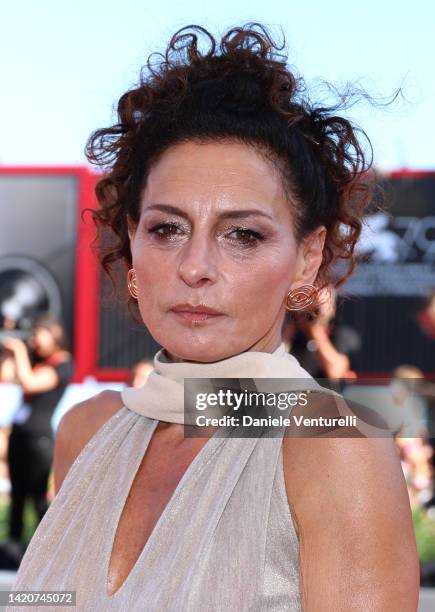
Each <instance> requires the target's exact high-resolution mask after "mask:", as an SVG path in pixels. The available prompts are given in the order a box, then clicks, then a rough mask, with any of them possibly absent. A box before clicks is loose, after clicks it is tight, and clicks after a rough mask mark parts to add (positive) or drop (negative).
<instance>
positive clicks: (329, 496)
mask: <svg viewBox="0 0 435 612" xmlns="http://www.w3.org/2000/svg"><path fill="white" fill-rule="evenodd" d="M283 467H284V475H285V486H286V492H287V498H288V502H289V507H290V510H291V513H292V516H293V519H294V523H295V527H296V530H297V533H298V536H299V541H300V550H301V576H302V584H303V593H304V598H305V602H304V603H305V606H306V609H307V610H312V609H313V610H318V609H327V610H330V609H331V610H332V609H334V610H342V609H343V610H344V609H346V610H354V609H355V610H357V609H358V610H359V609H367V610H372V609H373V610H379V609H382V610H386V611H390V610H391V611H393V610H397V609H401V610H404V611H408V610H409V611H411V610H412V611H414V612H415V609H416V607H415V606H416V601H417V600H418V586H419V567H418V556H417V551H416V543H415V536H414V531H413V526H412V519H411V510H410V504H409V497H408V493H407V489H406V485H405V480H404V476H403V472H402V468H401V464H400V460H399V457H398V453H397V450H396V447H395V444H394V441H393V440H392V439H391V438H388V437H383V438H380V437H378V438H367V437H348V436H344V437H338V435H335V436H334V437H315V438H314V437H311V438H309V437H303V438H301V437H299V438H297V437H285V438H284V439H283ZM330 584H335V585H337V589H335V590H333V591H331V589H330V588H328V585H330ZM349 585H351V588H349ZM325 593H328V597H330V600H328V601H325V599H324V597H325ZM369 602H370V605H368V604H369ZM322 606H323V607H322Z"/></svg>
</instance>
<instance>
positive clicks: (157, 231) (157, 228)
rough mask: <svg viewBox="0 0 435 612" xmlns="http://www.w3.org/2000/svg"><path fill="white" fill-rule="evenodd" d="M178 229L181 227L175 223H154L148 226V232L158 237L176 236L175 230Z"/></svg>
mask: <svg viewBox="0 0 435 612" xmlns="http://www.w3.org/2000/svg"><path fill="white" fill-rule="evenodd" d="M179 229H181V228H180V227H179V226H178V225H176V224H175V223H159V224H158V225H155V226H154V227H152V228H150V229H149V230H148V232H149V233H150V234H156V236H159V237H160V238H170V237H171V236H172V237H173V236H176V230H179ZM160 230H163V231H160ZM167 230H171V231H167Z"/></svg>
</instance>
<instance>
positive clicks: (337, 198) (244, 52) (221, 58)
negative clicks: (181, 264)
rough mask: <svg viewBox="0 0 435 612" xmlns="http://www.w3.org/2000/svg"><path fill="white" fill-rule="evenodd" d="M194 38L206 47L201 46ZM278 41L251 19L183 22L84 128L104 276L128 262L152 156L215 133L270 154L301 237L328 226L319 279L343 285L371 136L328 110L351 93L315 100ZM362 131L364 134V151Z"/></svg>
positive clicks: (364, 198) (366, 190)
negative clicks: (95, 168)
mask: <svg viewBox="0 0 435 612" xmlns="http://www.w3.org/2000/svg"><path fill="white" fill-rule="evenodd" d="M199 35H201V36H199ZM202 37H204V39H205V40H206V41H207V42H208V46H207V45H202V46H205V47H207V48H206V49H205V50H200V44H199V43H202V42H204V41H203V40H202ZM284 46H285V40H284V42H283V44H282V45H281V46H279V45H277V44H276V43H275V42H274V40H273V38H272V36H271V34H270V32H269V30H268V28H266V27H265V26H264V25H261V24H259V23H257V22H254V23H248V24H245V25H243V26H241V27H234V28H232V29H230V30H228V31H227V32H226V33H225V34H224V35H223V36H222V37H221V39H220V40H216V39H215V38H214V37H213V36H212V34H210V32H208V31H207V30H206V29H205V28H203V27H201V26H198V25H189V26H185V27H183V28H181V29H180V30H178V31H177V32H176V33H175V34H174V35H173V36H172V38H171V40H170V42H169V44H168V46H167V48H166V51H165V52H164V54H161V53H153V54H151V55H150V56H149V57H148V60H147V63H146V65H145V66H144V67H143V68H142V70H141V73H140V78H139V83H138V84H137V86H135V87H134V88H132V89H130V90H129V91H127V92H126V93H124V94H123V95H122V96H121V98H120V100H119V102H118V108H117V112H118V123H116V124H115V125H113V126H111V127H107V128H102V129H98V130H96V131H95V132H93V133H92V134H91V136H90V138H89V140H88V142H87V144H86V150H85V152H86V156H87V159H88V160H89V162H91V163H94V164H97V165H99V166H100V167H101V168H102V170H103V175H102V177H101V178H100V180H98V182H97V184H96V196H97V200H98V202H99V205H100V207H99V209H98V210H94V211H92V214H93V217H94V221H95V223H96V225H97V226H98V230H100V229H102V228H103V227H104V228H109V229H110V230H112V232H113V234H114V238H115V240H114V241H112V243H111V244H110V246H109V247H107V246H106V247H102V246H101V244H100V245H99V248H100V249H101V252H102V257H101V263H102V266H103V268H104V270H105V271H106V272H107V273H108V274H109V276H110V278H111V279H112V282H113V278H112V275H111V268H112V266H113V264H115V263H116V262H118V260H121V262H123V263H124V264H125V265H126V267H127V268H129V267H131V263H132V259H131V252H130V242H129V237H128V232H127V215H129V216H130V218H131V219H132V221H133V222H134V223H137V222H138V221H139V215H140V196H141V193H142V190H143V189H144V187H145V184H146V181H147V177H148V174H149V171H150V168H151V167H152V165H153V163H155V162H156V161H157V159H158V158H159V156H160V155H161V154H162V153H163V152H164V151H165V150H166V149H167V148H168V147H170V146H172V145H174V144H177V143H180V142H185V141H191V140H197V141H201V142H203V141H207V140H213V141H215V140H217V139H223V140H234V141H237V142H239V143H245V144H247V145H249V146H253V147H255V148H256V149H258V151H260V152H261V153H263V154H264V155H266V156H267V158H268V159H270V160H272V161H273V162H274V163H275V164H276V166H277V167H278V168H279V170H280V172H281V176H282V178H283V185H284V188H285V193H286V195H287V196H288V199H289V202H292V203H295V209H296V210H295V213H296V215H295V219H296V220H295V236H296V239H297V240H298V242H299V241H300V240H301V239H303V238H304V237H305V236H306V235H307V234H309V233H310V232H311V231H313V230H314V229H315V228H316V227H318V226H320V225H324V226H325V227H326V230H327V234H326V240H325V245H324V251H323V261H322V263H321V266H320V268H319V271H318V275H317V278H316V281H315V282H316V286H317V287H318V288H319V289H320V288H322V287H324V286H326V285H328V284H332V285H333V286H335V287H339V286H340V285H341V284H343V283H344V282H345V280H346V279H347V278H348V277H349V276H350V275H351V274H352V272H353V270H354V267H355V265H356V259H355V256H354V247H355V244H356V242H357V240H358V238H359V235H360V232H361V226H362V217H363V214H364V212H365V211H366V208H367V207H368V205H369V203H370V201H371V199H372V194H373V186H374V181H373V176H374V173H373V172H368V171H369V170H370V168H371V165H372V155H371V151H372V148H371V144H370V140H369V139H368V137H367V136H366V134H365V132H364V131H363V130H361V129H360V128H357V127H356V126H355V125H353V124H352V123H351V122H350V121H349V120H348V119H346V118H344V117H342V116H337V115H336V114H335V113H336V111H337V110H338V109H340V108H346V104H347V103H348V100H349V92H347V93H346V94H345V95H343V94H340V101H339V103H338V104H336V105H334V106H329V107H325V106H322V105H319V104H317V105H316V104H314V103H313V102H311V100H310V98H309V96H308V94H307V86H306V84H305V81H304V79H303V78H301V77H299V76H295V74H294V73H293V72H292V71H291V70H290V68H289V67H288V65H287V56H286V55H284V54H281V53H280V51H282V49H283V48H284ZM155 58H157V61H154V59H155ZM353 93H354V92H353ZM352 95H353V94H352V92H351V98H352V103H353V97H352ZM359 134H360V135H362V136H363V137H364V138H366V139H367V143H368V145H369V151H370V160H367V158H366V154H365V153H364V149H363V146H362V144H361V142H360V139H359V138H358V135H359ZM97 239H98V236H97V238H96V240H97ZM339 259H342V260H345V263H346V264H347V265H346V266H345V269H344V271H343V273H342V274H341V275H337V273H336V272H335V273H333V264H334V263H335V262H337V260H339ZM342 263H343V262H342Z"/></svg>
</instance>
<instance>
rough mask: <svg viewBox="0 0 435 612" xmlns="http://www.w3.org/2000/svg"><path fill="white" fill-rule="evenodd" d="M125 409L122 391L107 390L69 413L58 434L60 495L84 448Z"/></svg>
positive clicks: (56, 473) (56, 484)
mask: <svg viewBox="0 0 435 612" xmlns="http://www.w3.org/2000/svg"><path fill="white" fill-rule="evenodd" d="M122 406H123V403H122V400H121V393H120V392H119V391H112V390H105V391H101V392H100V393H98V394H97V395H94V396H93V397H91V398H89V399H87V400H84V401H82V402H79V403H78V404H75V405H74V406H72V407H71V408H70V409H69V410H67V412H65V414H64V415H63V416H62V418H61V419H60V421H59V424H58V426H57V430H56V440H55V449H54V465H53V468H54V488H55V492H56V493H57V492H58V490H59V489H60V487H61V484H62V482H63V480H64V478H65V476H66V474H67V473H68V470H69V469H70V467H71V465H72V464H73V463H74V461H75V459H76V458H77V457H78V455H79V454H80V452H81V450H82V449H83V448H84V446H86V444H87V443H88V442H89V440H90V439H91V438H92V437H93V436H94V435H95V434H96V433H97V431H98V430H99V429H100V428H101V427H102V426H103V425H104V423H105V422H106V421H107V420H108V419H110V417H111V416H113V415H114V414H115V412H117V411H118V410H119V409H120V408H121V407H122Z"/></svg>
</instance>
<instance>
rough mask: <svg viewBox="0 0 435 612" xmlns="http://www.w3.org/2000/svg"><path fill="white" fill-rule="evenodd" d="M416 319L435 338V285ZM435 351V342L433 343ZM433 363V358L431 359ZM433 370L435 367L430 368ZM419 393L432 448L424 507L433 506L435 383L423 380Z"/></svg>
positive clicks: (424, 300)
mask: <svg viewBox="0 0 435 612" xmlns="http://www.w3.org/2000/svg"><path fill="white" fill-rule="evenodd" d="M416 319H417V321H418V323H419V325H420V327H421V329H422V331H423V332H424V333H425V334H426V336H427V337H428V338H431V339H432V340H435V287H432V288H431V289H430V290H429V291H428V292H427V294H426V296H425V297H424V298H423V301H422V303H421V305H420V308H419V310H418V311H417V314H416ZM434 353H435V344H434ZM433 363H434V364H435V358H434V360H433ZM432 369H433V370H434V369H435V367H434V368H432ZM421 394H422V396H423V397H425V399H426V400H427V429H428V438H427V443H428V444H429V446H430V447H431V449H432V453H431V469H432V496H431V498H430V499H429V500H428V501H427V502H426V504H425V506H426V508H435V383H433V382H430V381H425V382H424V384H423V385H422V386H421Z"/></svg>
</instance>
